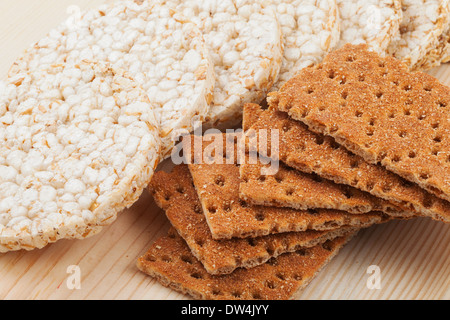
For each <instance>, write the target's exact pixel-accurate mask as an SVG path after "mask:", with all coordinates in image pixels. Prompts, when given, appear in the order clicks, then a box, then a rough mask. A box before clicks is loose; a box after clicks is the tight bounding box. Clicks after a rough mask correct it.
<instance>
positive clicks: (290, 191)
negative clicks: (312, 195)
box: [285, 188, 295, 196]
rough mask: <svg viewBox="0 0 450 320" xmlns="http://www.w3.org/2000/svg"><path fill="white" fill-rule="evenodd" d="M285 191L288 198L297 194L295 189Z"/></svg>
mask: <svg viewBox="0 0 450 320" xmlns="http://www.w3.org/2000/svg"><path fill="white" fill-rule="evenodd" d="M285 191H286V195H287V196H292V195H293V194H294V192H295V189H294V188H287V189H286V190H285Z"/></svg>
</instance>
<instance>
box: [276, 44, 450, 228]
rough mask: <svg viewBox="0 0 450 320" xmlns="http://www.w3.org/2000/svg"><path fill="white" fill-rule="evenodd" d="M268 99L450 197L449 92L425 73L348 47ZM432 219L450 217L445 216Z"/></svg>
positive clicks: (362, 48) (370, 157) (370, 159)
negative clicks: (410, 69)
mask: <svg viewBox="0 0 450 320" xmlns="http://www.w3.org/2000/svg"><path fill="white" fill-rule="evenodd" d="M268 103H269V106H270V107H272V108H275V109H277V110H280V111H284V112H288V114H289V116H290V117H292V118H294V119H296V120H300V121H302V122H304V123H305V124H307V125H308V127H309V128H310V129H311V130H313V131H315V132H319V133H322V134H326V135H330V136H332V137H334V138H335V140H336V142H338V143H339V144H341V145H343V146H345V147H346V148H347V149H348V150H350V151H352V152H353V153H355V154H358V155H360V156H361V157H363V158H364V159H365V160H366V161H368V162H370V163H373V164H377V163H381V165H383V166H384V167H386V168H387V169H388V170H390V171H392V172H394V173H396V174H398V175H400V176H402V177H403V178H405V179H407V180H409V181H411V182H414V183H417V184H418V185H419V186H421V187H422V188H424V189H426V190H428V191H429V192H431V193H433V194H435V195H437V196H438V197H440V198H442V199H445V200H450V179H448V177H449V176H450V139H449V138H448V137H449V133H450V122H449V121H448V119H449V111H448V110H449V108H450V90H449V88H448V87H446V86H444V85H443V84H441V83H439V82H438V81H437V80H436V79H435V78H433V77H431V76H430V75H427V74H425V73H422V72H412V73H411V72H409V71H408V70H407V67H406V66H405V65H404V64H402V63H401V62H399V61H397V60H395V59H393V58H390V57H386V58H380V57H379V56H378V55H377V54H375V53H373V52H369V51H368V50H367V48H366V46H364V45H360V46H352V45H346V46H344V47H343V48H342V49H339V50H336V51H335V52H333V53H331V54H329V55H328V56H327V57H326V58H325V59H324V61H323V63H322V64H320V65H318V66H316V67H314V68H308V69H304V70H303V71H302V72H301V73H300V74H299V75H298V76H296V77H295V78H293V79H291V80H290V81H289V82H288V83H286V85H285V86H283V88H281V90H280V91H279V92H276V93H271V94H270V96H269V98H268ZM431 217H433V218H435V219H439V220H442V221H447V222H448V221H450V216H449V215H448V214H444V215H440V214H437V213H432V214H431Z"/></svg>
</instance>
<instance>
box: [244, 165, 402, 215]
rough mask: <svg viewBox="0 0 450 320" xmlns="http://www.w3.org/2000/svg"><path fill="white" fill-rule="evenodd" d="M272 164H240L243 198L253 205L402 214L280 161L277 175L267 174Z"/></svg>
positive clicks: (395, 209) (358, 191) (389, 205)
mask: <svg viewBox="0 0 450 320" xmlns="http://www.w3.org/2000/svg"><path fill="white" fill-rule="evenodd" d="M268 167H269V165H266V164H263V163H262V162H261V161H260V160H257V163H256V164H249V163H244V164H241V165H240V167H239V172H240V178H241V183H240V186H239V195H240V198H241V199H243V200H244V201H246V202H248V203H249V204H251V205H260V206H278V207H290V208H294V209H298V210H307V209H315V208H316V209H317V208H322V209H335V210H343V211H346V212H349V213H355V214H357V213H367V212H370V211H375V210H377V211H382V212H385V213H391V212H394V213H395V214H399V215H400V214H403V212H404V209H402V208H399V207H396V206H395V205H393V204H391V203H390V202H388V201H386V200H382V199H380V198H377V197H375V196H373V195H371V194H370V193H367V192H363V191H361V190H359V189H356V188H353V187H351V186H346V185H339V184H336V183H334V182H332V181H330V180H326V179H323V178H321V177H319V176H318V175H316V174H310V173H304V172H301V171H299V170H296V169H293V168H291V167H288V166H286V165H284V164H282V163H280V165H279V168H278V172H277V173H276V174H275V175H264V174H262V172H264V169H267V170H268Z"/></svg>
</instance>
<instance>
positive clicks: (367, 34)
mask: <svg viewBox="0 0 450 320" xmlns="http://www.w3.org/2000/svg"><path fill="white" fill-rule="evenodd" d="M337 4H338V7H339V15H340V18H341V20H340V23H341V39H340V41H339V44H338V46H337V47H338V48H340V47H342V46H344V45H345V44H346V43H351V44H355V45H358V44H362V43H365V44H367V45H368V46H369V49H371V50H373V51H375V52H377V53H378V54H380V55H382V56H384V55H385V54H386V50H387V48H388V46H389V43H390V42H391V39H393V38H395V37H397V36H398V34H399V32H400V23H401V21H402V17H403V13H402V6H401V1H400V0H337Z"/></svg>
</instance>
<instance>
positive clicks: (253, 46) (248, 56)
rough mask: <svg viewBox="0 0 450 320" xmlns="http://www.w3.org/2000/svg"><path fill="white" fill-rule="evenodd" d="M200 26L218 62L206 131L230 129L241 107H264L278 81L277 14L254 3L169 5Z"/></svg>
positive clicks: (229, 0) (216, 0)
mask: <svg viewBox="0 0 450 320" xmlns="http://www.w3.org/2000/svg"><path fill="white" fill-rule="evenodd" d="M162 2H163V3H164V4H165V5H168V6H172V7H173V8H174V9H175V10H177V11H179V12H181V13H182V14H183V15H184V16H186V17H187V18H188V19H191V20H192V21H193V22H195V23H196V24H197V26H198V27H199V28H200V30H201V32H202V33H203V35H204V37H205V41H206V44H207V46H208V49H209V51H210V54H211V56H212V59H213V62H214V70H215V74H216V83H215V86H214V96H213V99H212V104H211V110H210V112H209V114H208V116H207V118H206V123H205V124H204V126H206V127H215V128H217V127H230V126H233V125H235V124H237V123H238V122H239V121H240V119H241V118H242V105H243V104H244V103H247V102H261V101H262V100H263V98H264V97H265V95H266V93H267V91H268V90H269V89H270V88H271V87H272V85H273V84H274V82H275V80H276V79H277V77H278V73H279V71H280V67H281V59H282V56H283V43H282V33H281V29H280V26H279V24H278V20H277V18H276V16H275V13H274V12H273V10H272V9H271V8H267V5H265V3H264V2H260V1H253V0H207V1H195V0H188V1H182V0H168V1H162Z"/></svg>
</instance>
